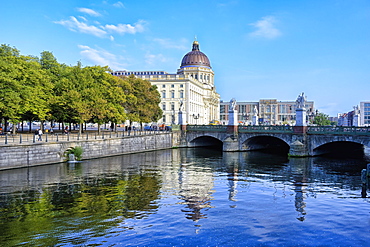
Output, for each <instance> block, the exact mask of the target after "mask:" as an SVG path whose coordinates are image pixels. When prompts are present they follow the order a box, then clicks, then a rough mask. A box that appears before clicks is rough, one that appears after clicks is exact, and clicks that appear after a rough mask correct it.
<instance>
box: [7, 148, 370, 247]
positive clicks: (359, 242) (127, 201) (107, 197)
mask: <svg viewBox="0 0 370 247" xmlns="http://www.w3.org/2000/svg"><path fill="white" fill-rule="evenodd" d="M365 167H366V161H365V160H364V159H328V158H288V157H284V156H278V155H272V154H264V153H259V152H233V153H225V152H224V153H223V152H219V151H214V150H208V149H200V148H196V149H195V148H194V149H171V150H162V151H156V152H148V153H140V154H132V155H123V156H116V157H110V158H102V159H95V160H89V161H84V162H82V163H76V164H67V163H63V164H55V165H48V166H39V167H30V168H28V169H27V168H25V169H15V170H7V171H0V218H1V220H0V245H1V246H370V200H369V198H367V197H366V196H365V193H364V192H365V190H364V189H363V186H362V182H361V177H360V173H361V170H362V169H363V168H365ZM367 192H368V193H369V191H367Z"/></svg>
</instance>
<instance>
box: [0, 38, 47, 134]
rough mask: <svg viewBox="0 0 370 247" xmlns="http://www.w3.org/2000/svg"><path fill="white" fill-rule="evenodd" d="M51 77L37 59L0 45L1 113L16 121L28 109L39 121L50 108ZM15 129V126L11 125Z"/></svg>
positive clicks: (2, 115)
mask: <svg viewBox="0 0 370 247" xmlns="http://www.w3.org/2000/svg"><path fill="white" fill-rule="evenodd" d="M51 89H52V84H51V83H50V77H49V76H48V75H47V73H45V71H44V70H43V69H42V68H41V66H40V64H39V63H38V62H37V59H35V58H34V57H31V56H22V55H20V53H19V51H18V50H17V49H16V48H11V47H9V46H7V45H1V46H0V99H1V100H0V116H1V117H2V118H4V119H7V120H9V121H10V122H11V123H13V124H16V123H18V122H19V121H20V120H21V119H22V116H23V115H24V114H26V113H27V112H31V113H32V114H33V115H34V116H35V117H37V118H38V119H40V120H41V121H43V120H45V119H46V116H47V113H48V112H49V107H48V104H47V102H48V100H49V99H50V97H51ZM13 133H15V128H13Z"/></svg>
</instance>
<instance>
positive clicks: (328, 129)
mask: <svg viewBox="0 0 370 247" xmlns="http://www.w3.org/2000/svg"><path fill="white" fill-rule="evenodd" d="M307 133H308V134H326V135H328V134H348V135H370V127H345V126H308V128H307Z"/></svg>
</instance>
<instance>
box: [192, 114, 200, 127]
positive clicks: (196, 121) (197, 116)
mask: <svg viewBox="0 0 370 247" xmlns="http://www.w3.org/2000/svg"><path fill="white" fill-rule="evenodd" d="M193 118H194V119H195V125H198V118H199V113H198V114H197V115H195V114H193Z"/></svg>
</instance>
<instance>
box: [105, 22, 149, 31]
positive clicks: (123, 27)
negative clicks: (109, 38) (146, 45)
mask: <svg viewBox="0 0 370 247" xmlns="http://www.w3.org/2000/svg"><path fill="white" fill-rule="evenodd" d="M144 25H145V21H142V20H140V21H138V22H136V23H135V24H134V26H132V25H131V24H118V25H105V29H106V30H109V31H110V32H116V33H119V34H124V33H131V34H135V33H140V32H143V31H144V29H145V28H144Z"/></svg>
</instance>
